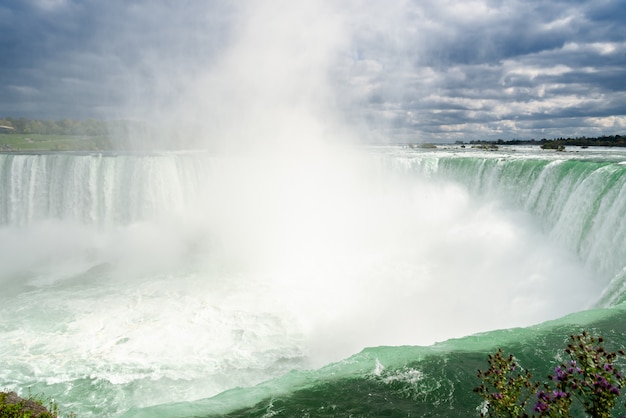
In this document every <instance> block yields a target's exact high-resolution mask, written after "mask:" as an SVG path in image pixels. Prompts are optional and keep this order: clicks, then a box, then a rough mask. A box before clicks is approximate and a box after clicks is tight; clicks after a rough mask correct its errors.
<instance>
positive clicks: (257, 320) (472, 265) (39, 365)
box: [0, 147, 626, 417]
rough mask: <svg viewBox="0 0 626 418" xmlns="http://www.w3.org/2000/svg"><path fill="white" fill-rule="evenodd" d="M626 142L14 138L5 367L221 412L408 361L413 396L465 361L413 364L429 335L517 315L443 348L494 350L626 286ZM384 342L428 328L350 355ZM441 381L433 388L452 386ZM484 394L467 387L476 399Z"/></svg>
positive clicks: (81, 409)
mask: <svg viewBox="0 0 626 418" xmlns="http://www.w3.org/2000/svg"><path fill="white" fill-rule="evenodd" d="M624 161H626V156H625V155H624V154H619V153H617V152H611V153H608V154H606V153H602V152H599V151H595V152H594V151H593V150H592V151H588V152H587V153H585V154H583V153H544V152H539V151H538V150H537V149H522V148H520V149H515V150H509V151H507V152H489V153H487V152H484V153H481V152H479V151H476V150H470V149H467V150H463V149H460V148H452V147H451V148H449V149H439V150H414V149H407V148H401V147H380V148H370V149H360V150H358V151H352V152H345V151H344V152H341V153H339V152H332V153H321V154H319V153H311V154H308V153H302V154H296V153H285V154H279V155H228V156H226V155H221V156H216V155H211V154H208V153H204V152H178V153H154V154H145V155H138V154H71V153H56V154H55V153H52V154H32V155H28V154H23V155H22V154H3V155H0V174H1V177H0V225H1V226H0V249H1V253H0V285H1V286H2V292H1V293H0V317H1V318H2V321H1V323H0V383H1V384H2V385H3V386H4V387H5V388H8V389H16V390H18V391H21V392H24V391H25V390H26V388H29V387H30V388H31V391H33V392H36V393H38V392H43V393H44V394H46V395H47V396H51V397H53V398H55V400H56V401H57V402H58V403H59V405H60V407H61V409H62V410H65V411H74V412H76V413H78V415H79V416H80V417H84V416H122V415H128V416H189V415H196V416H198V415H200V416H202V415H205V416H206V415H211V414H221V413H225V412H227V411H232V410H235V409H237V408H241V407H246V406H250V405H253V404H254V403H256V402H261V401H262V400H263V399H264V398H272V399H273V397H275V396H277V393H285V392H289V391H291V390H295V389H298V388H302V387H303V385H304V383H303V382H308V383H307V385H309V386H311V385H313V386H315V385H316V384H319V387H321V386H323V385H322V383H320V382H328V379H329V376H331V375H332V376H334V377H333V378H334V379H338V378H346V377H352V378H356V377H362V376H364V375H372V376H375V377H377V378H378V379H379V381H378V383H380V384H381V385H383V386H384V387H391V386H393V385H394V384H397V382H402V384H403V385H408V386H407V387H408V388H409V389H410V388H413V389H410V390H409V389H406V388H405V387H404V386H403V389H402V391H403V392H402V393H403V394H404V395H406V396H404V395H403V396H404V398H402V399H410V400H411V402H413V404H415V405H417V403H416V402H417V400H416V399H422V398H423V399H422V400H423V402H426V398H427V396H426V395H424V393H425V392H423V390H422V389H424V388H429V387H431V386H432V387H436V388H439V389H441V388H442V387H443V388H444V389H445V390H446V391H447V392H446V393H448V394H449V392H450V391H449V390H448V389H446V388H447V386H446V385H445V384H444V383H443V382H444V381H449V380H450V379H449V378H443V377H440V378H438V379H439V380H437V379H435V380H436V381H435V383H432V382H431V383H429V384H430V385H431V386H428V384H425V383H424V382H426V380H425V378H424V373H426V372H425V371H424V370H427V367H426V366H424V368H423V370H420V369H419V367H417V366H416V367H412V368H409V369H406V367H405V366H406V364H407V362H409V361H418V360H420V359H421V358H422V357H423V356H424V354H423V353H424V352H431V351H428V350H431V349H427V348H422V347H419V346H429V345H431V344H433V343H435V342H437V341H444V340H448V339H450V338H458V337H463V336H468V335H470V334H474V333H478V332H485V331H489V330H496V329H510V332H493V333H489V334H485V335H490V337H489V338H488V339H487V340H488V343H484V344H483V343H481V344H477V343H476V339H475V338H474V339H473V337H469V338H464V339H462V340H458V341H462V343H455V342H453V341H450V342H448V343H445V344H443V347H447V348H446V350H443V349H441V350H443V351H446V352H449V350H450V349H451V348H450V347H452V349H459V348H460V347H463V348H464V349H469V348H471V347H480V348H481V349H486V348H485V347H493V346H494V345H497V344H504V343H506V342H510V341H521V340H523V339H526V338H528V335H529V333H530V332H531V331H527V330H526V329H516V330H515V329H512V328H513V327H521V326H530V325H533V324H539V323H543V322H544V321H547V320H551V319H556V318H560V317H562V316H564V315H567V314H570V313H574V312H583V313H585V312H601V313H600V314H598V315H599V317H600V318H605V319H606V318H608V317H609V316H611V315H613V314H614V312H615V310H616V309H618V307H619V306H621V305H619V304H620V302H621V301H622V297H623V295H622V293H623V286H624V279H625V273H624V268H625V266H626V264H625V261H624V260H626V246H624V245H623V244H624V242H626V224H625V223H624V222H623V221H622V220H623V218H624V215H625V214H626V165H625V164H624ZM600 306H602V307H604V308H602V309H601V310H600V311H588V309H589V308H592V307H600ZM602 312H604V313H602ZM578 315H582V314H578ZM576 318H578V319H577V321H582V320H581V319H580V317H576ZM594 318H596V317H595V316H594ZM481 335H482V334H481ZM533 335H535V334H533ZM557 342H558V341H557ZM555 344H556V343H555ZM386 345H396V346H399V345H405V346H413V347H404V348H398V349H396V350H397V351H393V353H394V354H393V355H392V354H390V353H391V352H390V351H388V350H391V349H383V348H379V349H371V350H366V351H364V352H363V353H361V354H360V355H358V356H355V357H353V358H352V359H348V360H342V359H345V358H347V357H348V356H350V355H352V354H355V353H358V352H359V351H361V350H363V349H364V348H365V347H379V346H386ZM441 346H442V345H440V344H438V345H435V346H434V347H441ZM376 350H378V351H376ZM432 350H434V351H435V352H437V350H439V349H436V348H433V349H432ZM434 358H439V359H442V358H443V357H437V356H435V357H434ZM385 359H387V360H385ZM442 361H443V360H442ZM445 361H446V362H448V361H449V359H447V358H446V360H445ZM332 362H338V363H336V364H334V365H331V366H328V367H325V368H323V369H321V370H320V371H318V372H313V371H310V372H309V371H307V370H315V369H317V368H319V367H321V366H324V365H327V364H329V363H332ZM435 363H436V361H435ZM400 364H401V365H402V367H405V368H404V369H402V368H401V367H400ZM394 365H395V366H394ZM393 367H396V370H395V371H393V372H390V371H389V370H391V369H390V368H393ZM433 367H434V366H433ZM385 368H386V369H385ZM383 370H387V372H388V374H387V375H384V373H383V372H382V371H383ZM290 371H293V372H291V373H289V372H290ZM381 376H382V377H381ZM446 379H447V380H446ZM264 381H268V382H270V383H265V384H264V385H261V386H258V387H257V388H256V389H255V388H253V387H254V386H255V385H256V384H259V383H261V382H264ZM311 382H313V383H311ZM315 382H317V383H315ZM394 382H395V383H394ZM457 384H458V383H457ZM324 385H326V383H324ZM385 385H386V386H385ZM390 385H391V386H390ZM420 385H421V386H420ZM424 385H426V386H424ZM324 387H326V386H324ZM460 387H462V386H460ZM232 388H243V389H237V390H236V391H234V392H233V391H230V392H226V393H224V394H222V395H219V396H217V397H215V398H212V397H214V396H216V395H218V394H220V393H222V392H225V391H228V390H229V389H232ZM245 388H249V389H245ZM419 388H422V389H419ZM439 389H437V390H439ZM320 390H321V389H320ZM346 390H347V391H348V392H354V391H355V389H354V388H353V387H350V388H349V389H346ZM368 390H370V391H371V390H373V389H371V388H369V389H368ZM390 390H391V389H390ZM420 390H422V391H421V392H420ZM424 390H425V389H424ZM433 390H434V389H433ZM433 390H431V391H427V392H428V393H431V395H432V396H431V398H432V399H431V398H428V399H429V400H428V402H427V403H426V405H427V406H425V407H424V408H431V409H432V408H434V407H435V406H434V405H435V404H437V405H439V404H440V402H438V401H437V399H440V398H441V397H442V396H444V395H443V394H442V393H440V392H437V391H436V390H434V391H433ZM463 390H466V391H468V392H471V387H470V390H468V389H467V388H464V389H463ZM456 391H457V393H458V392H459V389H458V388H457V389H456ZM452 392H454V390H452ZM320 393H322V392H320ZM331 393H332V392H331ZM328 396H330V395H328V394H327V393H324V394H323V395H320V399H319V400H318V401H317V402H318V404H319V405H318V406H317V407H318V409H319V408H322V409H323V408H324V406H323V401H322V399H326V398H328ZM390 396H391V395H390ZM446 396H447V395H446ZM343 398H344V399H347V398H348V397H347V396H343ZM461 398H462V397H461ZM433 399H434V400H433ZM446 399H447V398H446ZM455 399H456V398H455ZM361 401H362V400H361ZM315 402H316V401H313V404H315ZM356 402H358V400H357V401H356ZM450 402H452V401H450ZM472 402H473V401H468V400H466V399H465V398H463V399H462V401H458V400H457V403H458V404H459V405H461V404H464V403H465V404H464V405H465V407H466V408H467V409H462V407H461V406H457V409H458V408H461V410H462V412H459V414H460V416H462V415H463V413H465V412H466V411H467V410H473V408H474V406H475V405H473V404H472ZM476 403H478V401H476ZM272 405H273V404H272V402H269V403H267V405H265V406H264V409H263V410H264V411H265V413H270V412H272V411H274V412H276V410H272ZM451 405H454V402H452V403H451ZM298 408H299V409H298ZM307 408H312V407H311V406H310V405H309V406H308V407H307ZM416 408H417V409H415V411H419V410H420V409H419V407H417V406H416ZM268 411H269V412H268ZM294 411H297V412H294ZM373 411H374V412H372V414H374V415H373V416H375V415H376V413H375V409H374V410H373ZM463 411H465V412H463ZM304 412H306V408H305V407H296V409H294V410H291V412H290V413H294V414H295V413H298V414H302V413H304ZM318 412H319V411H318ZM415 413H416V414H419V413H418V412H415ZM452 415H453V414H452ZM251 416H254V414H252V415H251ZM258 416H261V415H258Z"/></svg>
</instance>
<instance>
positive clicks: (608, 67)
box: [0, 0, 626, 143]
mask: <svg viewBox="0 0 626 418" xmlns="http://www.w3.org/2000/svg"><path fill="white" fill-rule="evenodd" d="M624 22H626V2H624V1H607V0H554V1H549V0H506V1H505V0H394V1H389V0H387V1H382V0H370V1H365V0H336V1H331V0H301V1H297V2H295V1H287V0H257V1H244V0H179V1H176V2H173V1H166V0H107V1H99V0H4V1H3V2H2V3H1V4H0V118H1V117H6V116H11V117H26V118H36V119H62V118H68V119H83V118H98V119H107V120H119V119H122V120H138V121H144V122H148V123H150V124H158V125H159V126H164V127H169V130H167V129H165V128H164V129H165V130H166V131H168V132H171V129H172V127H173V126H177V127H181V126H184V127H186V128H187V131H186V132H194V133H195V134H196V135H206V136H221V137H225V138H230V140H232V141H242V140H243V139H242V138H247V137H250V136H257V137H264V138H265V137H270V136H272V135H273V133H275V132H279V133H280V135H282V136H285V137H292V136H294V135H296V134H298V132H307V134H309V135H320V136H332V135H335V134H337V133H338V132H345V131H351V132H352V135H355V136H357V137H358V138H360V139H361V140H363V141H366V142H384V143H395V142H454V141H471V140H481V139H484V140H494V139H500V138H501V139H505V140H509V139H532V138H534V139H541V138H556V137H561V136H563V137H576V136H588V137H591V136H599V135H614V134H622V135H623V134H626V25H624ZM280 135H278V136H280Z"/></svg>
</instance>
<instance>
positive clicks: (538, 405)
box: [535, 402, 548, 412]
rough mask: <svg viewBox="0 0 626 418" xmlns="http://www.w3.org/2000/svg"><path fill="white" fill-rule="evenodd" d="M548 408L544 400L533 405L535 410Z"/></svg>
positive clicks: (542, 410) (540, 410) (541, 410)
mask: <svg viewBox="0 0 626 418" xmlns="http://www.w3.org/2000/svg"><path fill="white" fill-rule="evenodd" d="M547 410H548V404H547V403H544V402H537V405H536V406H535V411H536V412H545V411H547Z"/></svg>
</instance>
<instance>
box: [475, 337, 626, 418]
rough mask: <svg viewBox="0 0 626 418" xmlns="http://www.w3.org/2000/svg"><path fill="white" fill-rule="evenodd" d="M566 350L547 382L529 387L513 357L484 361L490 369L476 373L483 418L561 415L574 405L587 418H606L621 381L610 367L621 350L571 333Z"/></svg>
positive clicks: (492, 357)
mask: <svg viewBox="0 0 626 418" xmlns="http://www.w3.org/2000/svg"><path fill="white" fill-rule="evenodd" d="M570 338H571V340H572V342H571V343H570V344H569V345H568V346H567V348H566V349H565V353H566V354H567V355H568V356H569V360H568V361H566V362H563V363H562V364H561V365H560V366H558V367H556V368H555V369H554V374H553V375H551V376H548V382H544V383H542V384H540V383H534V382H532V375H531V373H530V372H529V371H527V370H522V368H521V367H520V365H519V364H518V363H517V361H516V359H515V357H513V356H512V355H509V356H508V357H505V356H504V354H503V352H502V349H499V350H498V352H497V353H496V354H494V355H490V356H489V358H488V361H489V366H490V367H489V369H488V370H487V371H484V372H483V371H481V370H479V371H478V377H479V378H480V379H481V381H482V384H481V385H480V386H478V387H476V388H474V392H476V393H478V394H479V395H480V396H481V397H482V398H483V403H482V405H481V410H480V413H481V416H483V417H487V416H488V417H530V416H545V417H564V416H571V412H570V410H571V409H572V408H575V407H578V408H582V410H583V411H584V412H585V413H586V414H588V415H589V416H592V417H597V418H608V417H611V413H612V411H613V409H614V407H615V405H616V404H617V401H618V399H619V397H620V389H621V388H622V387H623V386H624V382H625V381H624V377H623V376H622V375H621V374H620V373H619V371H618V369H617V367H616V366H615V365H614V364H613V363H614V361H615V359H616V358H617V356H618V354H619V355H621V356H624V352H623V351H621V350H620V351H619V352H617V353H615V352H607V351H606V350H605V349H604V347H602V343H603V342H604V340H603V338H602V337H598V338H595V337H592V336H590V335H589V334H588V333H586V332H583V333H582V335H576V336H574V335H572V336H571V337H570Z"/></svg>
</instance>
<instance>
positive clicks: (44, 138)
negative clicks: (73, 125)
mask: <svg viewBox="0 0 626 418" xmlns="http://www.w3.org/2000/svg"><path fill="white" fill-rule="evenodd" d="M111 148H112V147H111V141H110V140H109V138H108V137H106V136H87V135H45V134H14V133H4V134H0V152H15V151H105V150H110V149H111Z"/></svg>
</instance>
